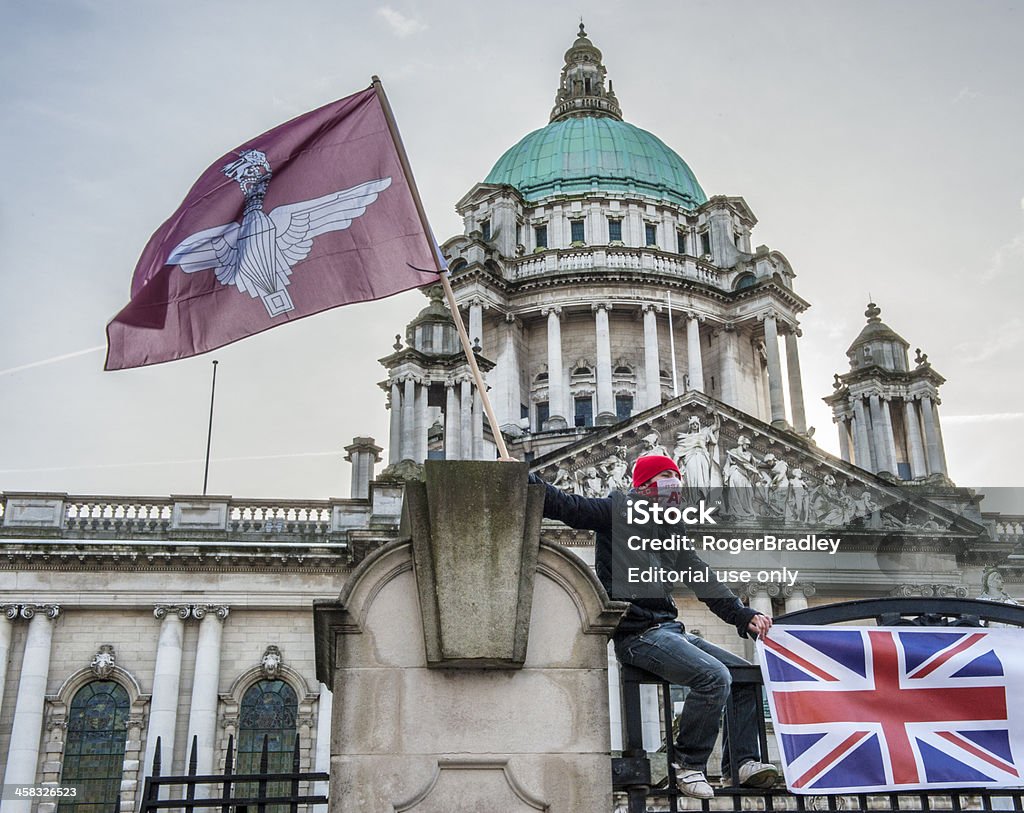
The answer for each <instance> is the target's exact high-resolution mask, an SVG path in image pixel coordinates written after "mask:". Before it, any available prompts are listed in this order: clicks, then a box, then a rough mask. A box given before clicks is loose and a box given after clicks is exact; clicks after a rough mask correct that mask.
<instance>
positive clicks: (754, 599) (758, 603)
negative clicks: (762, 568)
mask: <svg viewBox="0 0 1024 813" xmlns="http://www.w3.org/2000/svg"><path fill="white" fill-rule="evenodd" d="M773 590H774V592H771V591H773ZM749 594H750V609H752V610H757V611H758V612H759V613H764V614H765V615H773V614H774V610H773V609H772V596H773V595H776V596H777V595H778V594H779V588H778V585H774V584H772V585H763V584H762V585H752V586H751V588H750V590H749Z"/></svg>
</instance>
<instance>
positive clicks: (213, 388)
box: [203, 359, 217, 497]
mask: <svg viewBox="0 0 1024 813" xmlns="http://www.w3.org/2000/svg"><path fill="white" fill-rule="evenodd" d="M216 394H217V359H214V360H213V381H212V382H211V383H210V424H209V426H208V427H207V428H206V465H205V467H204V468H203V496H204V497H205V496H206V484H207V483H208V482H209V480H210V444H211V443H212V442H213V399H214V396H216Z"/></svg>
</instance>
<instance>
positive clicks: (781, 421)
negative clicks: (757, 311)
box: [764, 313, 786, 427]
mask: <svg viewBox="0 0 1024 813" xmlns="http://www.w3.org/2000/svg"><path fill="white" fill-rule="evenodd" d="M764 346H765V350H766V351H767V353H768V398H769V400H770V402H771V413H772V426H782V427H784V426H786V402H785V399H784V397H783V395H782V359H781V358H780V357H779V328H778V325H777V324H776V321H775V314H774V313H769V314H767V315H766V316H765V317H764Z"/></svg>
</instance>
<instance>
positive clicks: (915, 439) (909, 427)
mask: <svg viewBox="0 0 1024 813" xmlns="http://www.w3.org/2000/svg"><path fill="white" fill-rule="evenodd" d="M903 427H904V429H905V430H906V435H907V445H908V446H909V447H910V450H909V451H910V476H911V477H913V478H915V479H916V478H918V477H926V476H927V475H928V464H927V463H926V462H925V459H924V441H922V440H921V421H920V420H919V419H918V417H917V407H916V406H915V405H914V401H913V399H910V398H906V399H904V401H903Z"/></svg>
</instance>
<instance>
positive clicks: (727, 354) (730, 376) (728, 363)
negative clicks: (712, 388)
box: [719, 324, 739, 407]
mask: <svg viewBox="0 0 1024 813" xmlns="http://www.w3.org/2000/svg"><path fill="white" fill-rule="evenodd" d="M721 335H722V368H721V370H720V371H719V376H720V377H721V379H722V400H723V401H724V402H725V403H727V404H729V406H734V407H738V406H739V394H738V393H737V392H736V372H737V370H736V368H737V367H738V366H739V360H738V359H737V358H736V356H737V348H736V327H735V325H731V324H726V325H723V326H722V334H721Z"/></svg>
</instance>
